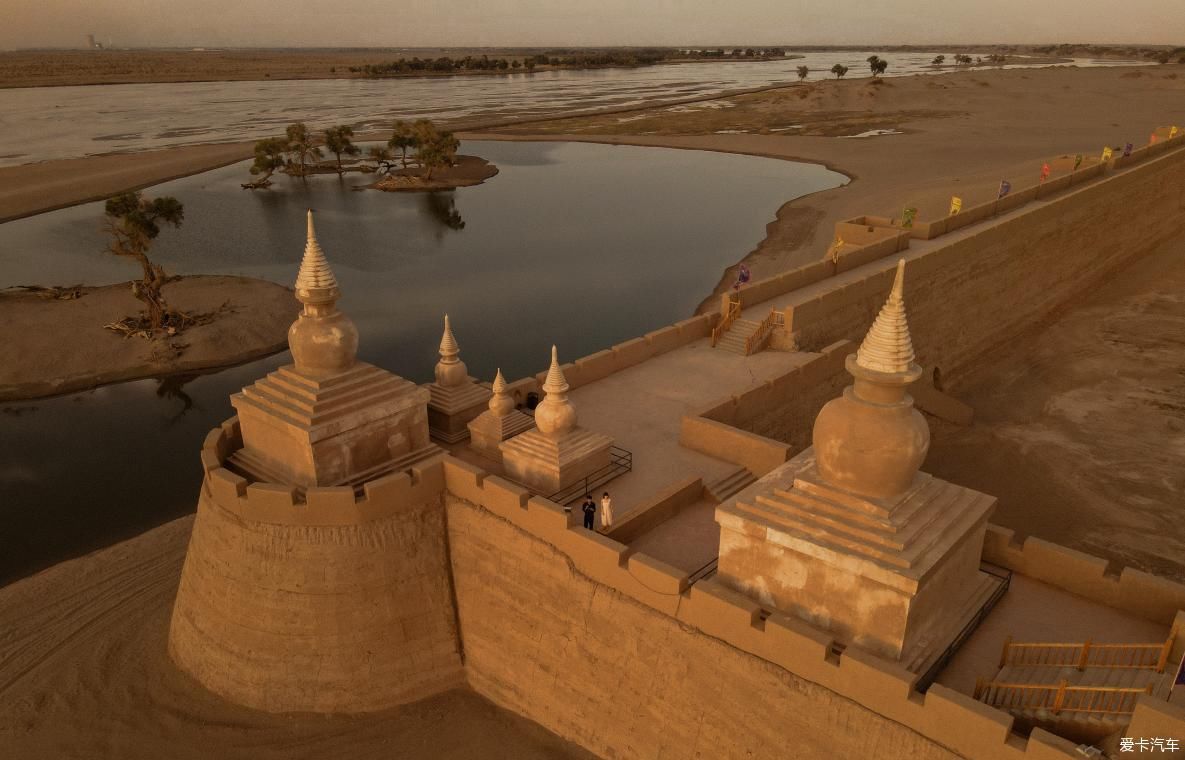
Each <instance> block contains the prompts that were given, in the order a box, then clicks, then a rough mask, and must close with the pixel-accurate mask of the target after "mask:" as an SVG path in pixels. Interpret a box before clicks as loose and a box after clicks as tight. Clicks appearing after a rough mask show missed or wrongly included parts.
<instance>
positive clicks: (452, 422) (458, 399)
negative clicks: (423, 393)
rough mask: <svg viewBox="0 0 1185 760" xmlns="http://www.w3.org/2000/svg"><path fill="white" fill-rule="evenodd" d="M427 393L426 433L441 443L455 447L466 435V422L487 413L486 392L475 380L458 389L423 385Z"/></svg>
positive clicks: (490, 394) (486, 389) (490, 393)
mask: <svg viewBox="0 0 1185 760" xmlns="http://www.w3.org/2000/svg"><path fill="white" fill-rule="evenodd" d="M423 387H425V388H427V389H428V393H429V398H428V429H429V431H430V433H431V435H432V437H433V438H435V439H436V440H438V441H440V442H442V443H457V442H459V441H463V440H465V438H466V437H467V436H468V435H469V428H468V425H469V422H470V421H472V420H473V419H475V418H476V417H478V416H479V415H480V414H481V413H482V412H485V411H487V407H488V405H489V402H490V396H492V395H494V394H493V392H492V391H490V389H489V388H486V387H485V386H482V385H478V384H477V381H476V380H475V379H474V378H472V377H471V378H469V381H468V382H466V383H463V384H461V385H457V386H450V387H446V386H442V385H438V384H436V383H426V384H425V385H424V386H423Z"/></svg>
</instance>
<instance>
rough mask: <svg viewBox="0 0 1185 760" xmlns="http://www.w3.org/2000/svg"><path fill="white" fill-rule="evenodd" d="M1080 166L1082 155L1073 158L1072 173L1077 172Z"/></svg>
mask: <svg viewBox="0 0 1185 760" xmlns="http://www.w3.org/2000/svg"><path fill="white" fill-rule="evenodd" d="M1079 166H1082V154H1081V153H1079V154H1078V155H1076V156H1074V171H1078V167H1079Z"/></svg>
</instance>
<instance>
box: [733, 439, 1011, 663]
mask: <svg viewBox="0 0 1185 760" xmlns="http://www.w3.org/2000/svg"><path fill="white" fill-rule="evenodd" d="M767 481H768V484H767V486H766V487H765V488H764V489H762V490H761V491H759V492H758V493H756V494H754V495H753V496H752V497H751V498H746V499H744V500H737V501H735V502H730V503H728V504H725V505H722V506H721V507H719V508H717V510H716V521H717V522H718V523H719V524H720V564H719V572H718V578H719V579H720V580H721V581H723V582H724V583H726V584H727V585H729V586H732V587H733V588H735V589H737V590H739V591H741V592H742V593H745V594H747V595H749V596H751V597H753V598H755V599H757V600H758V601H759V602H761V603H762V604H764V605H767V606H769V607H771V608H772V609H776V610H780V611H782V612H785V613H787V614H791V615H796V616H798V617H800V618H802V619H804V620H806V621H808V622H809V623H811V624H812V625H814V626H816V627H819V628H823V629H825V630H827V631H829V632H830V633H831V634H833V635H834V636H835V637H836V639H837V640H838V641H840V642H841V643H843V644H849V645H850V644H854V645H857V646H860V647H862V648H864V649H867V650H869V651H872V652H875V653H877V654H879V655H881V656H884V657H888V658H890V659H894V660H906V659H908V660H916V659H917V654H918V653H919V652H926V651H929V650H932V649H933V648H934V647H935V646H938V645H939V644H940V643H941V646H945V644H946V643H947V642H940V640H941V639H944V638H946V637H947V635H948V632H949V630H950V627H951V626H950V618H951V617H952V616H956V613H958V612H959V610H960V609H961V608H962V607H964V606H965V604H964V603H965V602H967V601H968V599H969V598H970V597H976V596H978V595H979V594H981V593H982V590H983V586H982V577H981V575H980V572H979V563H980V557H981V554H982V552H983V537H984V533H985V531H986V527H987V520H988V517H989V515H990V514H991V512H992V510H993V509H994V507H995V503H996V500H995V498H994V497H991V496H987V495H986V494H981V493H979V492H977V491H972V490H970V489H967V488H962V487H960V486H956V485H954V484H951V483H947V482H945V481H942V480H939V479H938V478H934V477H931V476H929V475H925V474H919V475H918V476H917V478H916V479H915V480H914V483H913V485H912V487H911V488H910V489H909V490H908V491H907V492H906V493H905V494H904V495H902V496H901V497H899V498H898V499H896V500H895V501H893V502H891V503H888V502H883V501H879V500H874V499H866V498H864V497H861V496H857V495H855V494H852V493H849V492H846V491H843V490H841V489H838V488H834V487H831V486H829V485H827V484H826V483H825V482H824V481H823V480H822V479H821V478H820V477H819V476H818V474H817V472H816V469H815V459H814V451H813V450H812V449H807V450H806V451H804V452H803V453H802V454H799V455H798V456H797V457H795V458H794V459H792V460H791V461H790V462H787V463H786V464H785V465H783V466H782V468H780V470H778V471H775V474H774V476H773V477H772V478H767ZM922 659H925V657H924V656H923V658H922Z"/></svg>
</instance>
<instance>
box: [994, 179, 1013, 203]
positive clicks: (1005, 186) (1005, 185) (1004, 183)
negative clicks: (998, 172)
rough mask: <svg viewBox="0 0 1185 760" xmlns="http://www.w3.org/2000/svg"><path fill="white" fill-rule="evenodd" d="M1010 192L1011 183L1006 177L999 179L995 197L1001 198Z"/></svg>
mask: <svg viewBox="0 0 1185 760" xmlns="http://www.w3.org/2000/svg"><path fill="white" fill-rule="evenodd" d="M1011 192H1012V183H1011V182H1009V181H1008V180H1006V179H1005V180H1001V181H1000V194H999V195H997V196H996V198H997V199H999V198H1003V197H1004V196H1005V195H1008V194H1009V193H1011Z"/></svg>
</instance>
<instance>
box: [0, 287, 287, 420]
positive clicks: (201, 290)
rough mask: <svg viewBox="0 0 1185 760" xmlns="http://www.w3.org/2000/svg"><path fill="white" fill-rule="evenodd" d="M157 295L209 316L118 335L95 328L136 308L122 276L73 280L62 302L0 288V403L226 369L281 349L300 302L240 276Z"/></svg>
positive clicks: (284, 290) (280, 289) (167, 289)
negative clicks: (176, 331)
mask: <svg viewBox="0 0 1185 760" xmlns="http://www.w3.org/2000/svg"><path fill="white" fill-rule="evenodd" d="M164 294H165V297H166V298H167V299H168V300H169V303H170V304H171V305H172V306H174V307H175V308H178V309H180V310H182V311H185V312H190V313H195V314H197V313H207V312H217V313H218V314H217V317H216V318H215V319H214V320H213V321H212V322H210V323H209V324H204V325H197V326H195V327H191V328H189V329H187V330H185V331H184V332H183V333H181V334H180V335H176V336H172V337H169V336H163V335H162V336H159V337H157V338H154V339H152V340H147V339H144V338H139V337H130V338H125V337H123V336H122V335H120V334H118V333H116V332H113V331H111V330H107V329H105V328H104V327H103V326H104V325H106V324H108V323H110V322H115V321H117V320H119V319H122V318H123V317H125V316H129V315H133V314H136V313H138V312H139V311H140V307H141V303H140V302H139V301H137V300H136V299H135V298H134V297H133V296H132V294H131V288H130V287H129V285H128V284H127V283H121V284H118V285H106V286H103V287H98V288H90V287H86V288H82V296H81V297H80V298H76V299H71V300H54V299H47V298H43V297H41V296H39V295H37V294H36V293H24V292H20V291H13V290H10V291H5V292H3V293H0V401H16V400H23V399H31V398H41V397H43V396H53V395H57V394H60V393H70V392H73V391H80V390H85V389H88V388H94V387H97V386H100V385H106V384H108V383H116V382H121V381H124V380H132V379H137V378H144V377H158V376H161V375H170V374H175V373H178V372H194V371H200V370H209V369H216V368H219V367H228V366H231V365H234V364H241V363H243V362H246V361H250V360H252V359H258V358H261V357H264V356H268V355H270V354H274V353H276V352H278V351H284V350H286V349H287V348H288V327H289V325H291V324H292V321H293V320H294V319H296V314H297V311H298V307H299V306H300V304H298V303H297V301H296V299H295V297H294V296H293V294H292V290H291V289H289V288H286V287H284V286H282V285H277V284H275V283H272V282H267V281H265V280H257V279H252V278H248V277H221V276H213V277H212V276H194V277H183V278H181V279H180V280H176V281H174V282H171V283H169V284H168V285H165V287H164Z"/></svg>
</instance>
